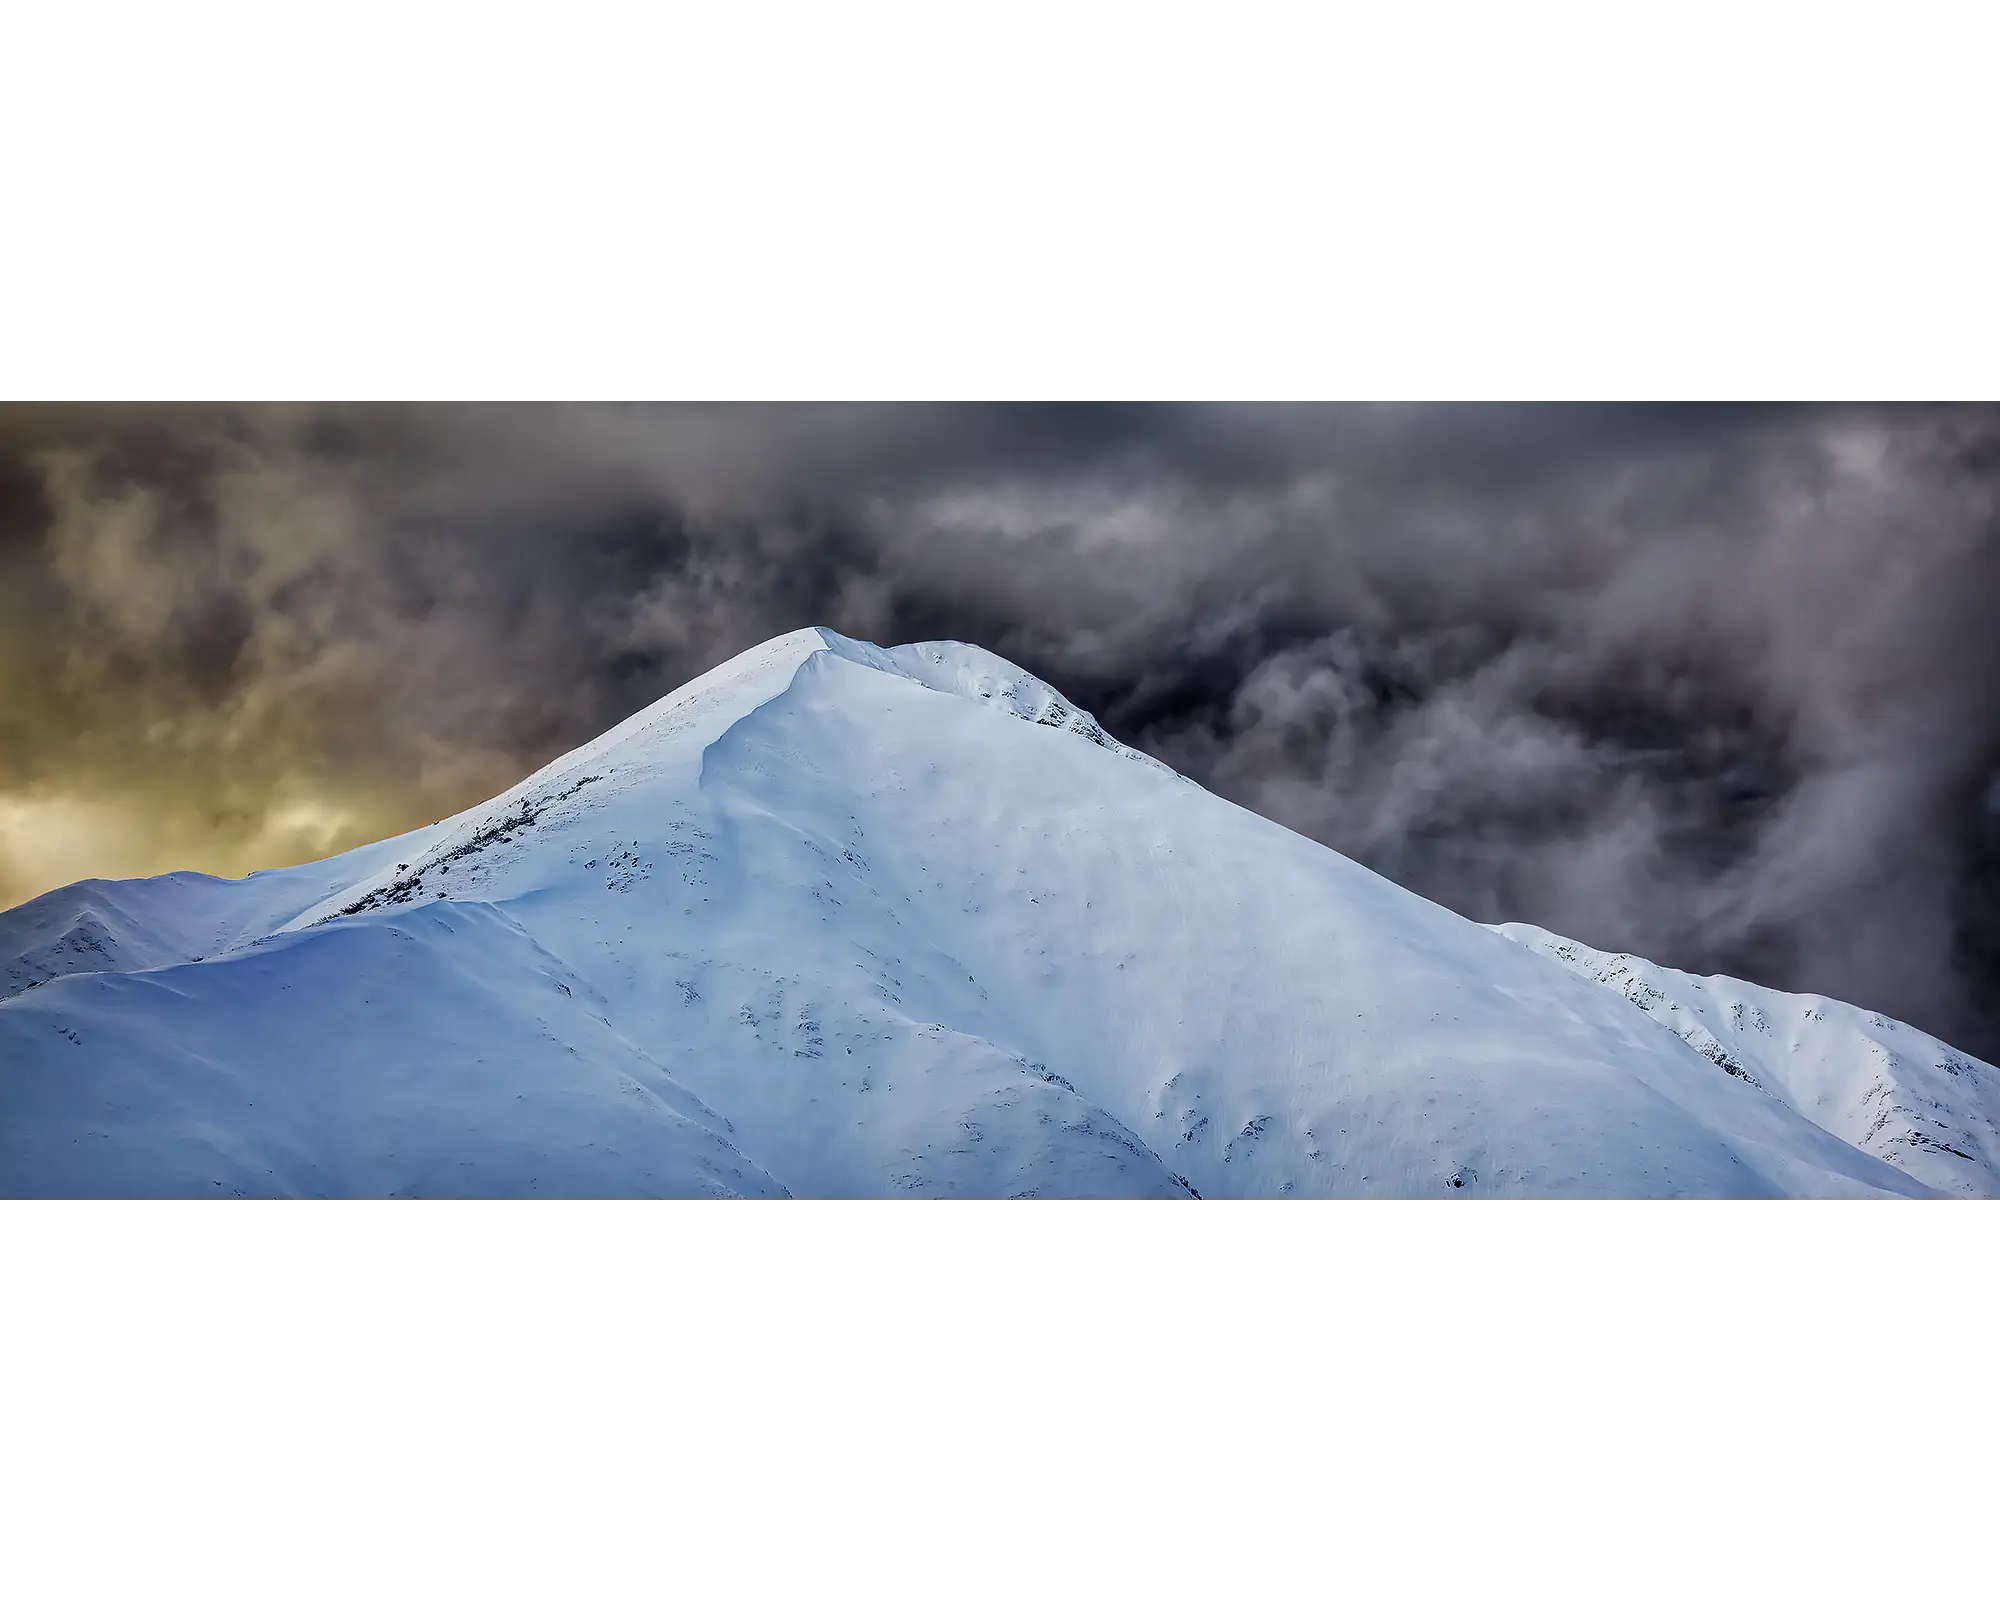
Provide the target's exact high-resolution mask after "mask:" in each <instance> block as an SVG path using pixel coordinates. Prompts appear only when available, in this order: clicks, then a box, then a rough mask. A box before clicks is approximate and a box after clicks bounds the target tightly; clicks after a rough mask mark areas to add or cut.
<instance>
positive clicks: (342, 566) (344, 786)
mask: <svg viewBox="0 0 2000 1600" xmlns="http://www.w3.org/2000/svg"><path fill="white" fill-rule="evenodd" d="M0 578H4V581H5V590H4V591H3V592H0V607H4V608H5V610H4V615H0V626H4V627H5V628H6V630H7V633H6V638H5V639H4V640H0V668H4V671H5V674H6V677H5V683H6V690H5V695H4V703H0V802H4V798H5V796H7V795H14V796H17V797H19V796H41V797H44V798H46V797H49V796H58V797H60V796H64V795H67V796H72V797H83V798H88V799H91V800H93V801H97V800H104V799H106V798H107V797H109V798H113V799H115V798H118V797H124V798H125V799H128V800H129V801H131V803H132V809H133V811H134V814H135V815H138V814H143V813H146V812H148V811H149V810H150V812H151V813H152V814H153V816H152V820H151V822H149V823H146V824H144V826H147V827H150V828H151V829H152V834H151V835H149V837H150V838H151V840H152V843H151V844H150V845H149V846H148V848H149V849H151V850H153V852H154V853H153V855H152V856H150V857H148V859H149V860H152V861H153V863H154V865H155V866H157V867H164V866H167V865H170V864H176V858H175V857H174V856H173V854H172V852H174V851H181V852H186V851H189V850H196V851H197V853H203V852H205V854H202V859H201V860H199V861H195V862H194V864H209V863H211V862H213V863H215V864H219V865H223V866H226V867H229V868H231V869H240V868H241V867H242V866H244V865H246V864H249V862H250V861H251V860H252V859H253V858H257V857H258V854H259V852H262V853H263V854H264V855H269V854H272V853H274V852H275V853H283V850H284V849H285V848H293V849H296V850H299V851H305V850H307V849H309V848H318V847H320V846H322V845H324V844H325V843H326V842H327V840H326V837H324V835H325V833H326V829H327V828H329V827H331V828H332V829H333V832H334V834H335V835H337V838H336V841H335V842H338V843H350V842H354V841H355V838H356V837H358V836H360V835H362V834H365V833H367V832H369V831H371V830H372V831H376V832H380V831H385V830H387V829H389V828H391V827H400V826H408V825H411V824H413V823H416V822H421V821H424V820H427V819H428V818H429V817H430V816H434V815H437V814H440V813H441V812H443V811H446V810H449V809H453V808H455V807H457V806H460V805H463V804H466V803H468V802H469V801H471V800H473V799H476V798H478V797H479V796H480V795H482V794H483V793H485V792H488V791H489V790H490V789H492V788H494V787H498V786H499V785H500V784H502V783H504V782H505V781H507V780H508V779H510V778H511V777H512V776H515V775H517V774H518V773H519V772H520V771H521V770H523V769H525V768H526V767H527V766H529V765H531V764H533V763H534V762H536V761H538V760H541V759H544V758H546V757H547V756H549V755H551V754H553V753H555V752H556V751H558V750H560V749H562V748H565V747H567V746H568V745H570V744H573V743H575V742H578V741H580V740H581V739H583V738H586V737H588V736H589V735H590V734H592V733H594V732H595V731H597V730H598V729H599V728H600V727H602V726H603V725H605V724H606V723H608V722H609V721H610V720H612V719H613V718H615V717H617V716H619V715H621V714H623V713H624V712H626V711H629V710H631V709H633V708H634V707H636V706H637V705H639V704H642V703H644V701H645V700H647V699H649V698H651V697H653V696H655V695H657V694H659V693H662V692H664V691H665V690H667V689H669V688H671V687H672V686H673V685H674V684H675V683H677V682H680V681H683V680H684V679H685V678H687V677H689V676H691V675H693V674H694V673H696V672H698V671H701V670H703V669H704V668H706V667H707V666H709V665H712V664H713V663H714V662H715V661H717V660H720V659H723V658H724V657H726V656H728V655H730V654H732V653H734V652H735V651H737V650H739V649H742V648H744V647H746V646H748V645H749V644H752V643H754V642H756V641H757V640H759V639H762V638H764V637H767V636H769V635H770V634H772V633H775V632H778V631H781V630H783V629H786V628H791V627H795V626H800V625H803V624H806V623H810V622H827V623H830V624H832V625H833V626H836V627H839V628H842V629H843V630H844V631H847V632H851V633H857V634H861V635H864V636H868V637H874V638H879V639H882V640H884V641H885V642H893V641H895V640H901V639H909V638H920V637H932V636H941V635H942V636H957V637H963V638H970V639H974V640H977V641H978V642H981V643H984V644H987V645H989V646H991V647H992V648H994V649H997V650H999V651H1001V652H1003V653H1004V654H1007V655H1009V656H1012V657H1013V658H1015V659H1016V660H1019V661H1020V662H1021V663H1022V664H1023V665H1025V666H1027V667H1029V668H1030V669H1031V670H1034V671H1037V672H1040V673H1041V674H1043V675H1044V676H1047V677H1049V678H1051V679H1052V680H1053V681H1055V682H1056V683H1057V684H1058V685H1059V686H1060V687H1062V688H1063V689H1064V690H1065V691H1066V692H1068V693H1070V694H1071V696H1072V697H1073V698H1076V699H1078V700H1079V701H1081V702H1083V703H1085V704H1088V705H1090V706H1092V707H1093V708H1094V709H1095V710H1097V711H1098V712H1099V714H1100V716H1101V717H1102V718H1103V720H1104V721H1105V723H1106V725H1107V726H1108V727H1110V728H1111V729H1112V730H1113V731H1114V732H1116V733H1118V734H1119V735H1120V736H1121V737H1123V738H1125V739H1127V740H1128V741H1130V742H1132V743H1134V744H1137V745H1139V746H1141V747H1142V748H1146V749H1149V750H1151V751H1152V752H1153V753H1155V754H1158V755H1160V756H1162V757H1164V758H1166V759H1168V760H1170V761H1173V762H1175V763H1176V764H1177V765H1180V766H1181V767H1183V769H1184V770H1187V771H1189V772H1190V773H1191V774H1192V775H1193V776H1195V777H1196V778H1198V779H1200V780H1201V781H1203V782H1205V783H1207V784H1209V785H1210V786H1211V787H1214V788H1216V789H1218V790H1220V791H1222V792H1223V793H1226V794H1228V795H1230V796H1231V797H1232V798H1234V799H1237V800H1239V801H1241V802H1243V803H1245V804H1247V805H1250V806H1252V807H1255V808H1257V809H1260V810H1263V811H1265V812H1266V813H1268V814H1270V815H1272V816H1274V817H1276V818H1278V819H1279V820H1281V821H1283V822H1285V823H1287V824H1288V825H1290V826H1294V827H1298V828H1300V829H1302V830H1303V831H1306V832H1308V833H1311V834H1314V835H1315V836H1317V837H1319V838H1322V839H1324V840H1326V841H1327V842H1328V843H1330V844H1332V845H1334V846H1335V847H1337V848H1340V849H1343V850H1346V851H1349V852H1350V853H1352V854H1354V855H1356V856H1357V857H1359V858H1360V859H1362V860H1365V861H1367V862H1369V863H1370V864H1371V865H1375V866H1377V867H1378V868H1380V869H1381V870H1384V871H1386V872H1388V873H1389V874H1390V875H1391V876H1394V877H1396V878H1398V879H1399V880H1401V881H1404V882H1406V883H1409V884H1410V885H1411V886H1412V887H1415V888H1417V889H1419V890H1420V891H1421V892H1423V893H1426V894H1430V895H1432V896H1434V897H1436V898H1438V899H1440V900H1443V901H1445V902H1446V903H1448V904H1451V905H1454V906H1457V907H1458V908H1460V909H1462V910H1465V911H1467V912H1468V913H1470V914H1473V915H1477V916H1481V917H1488V918H1498V917H1503V916H1504V917H1518V918H1523V919H1526V920H1531V921H1540V922H1544V923H1547V924H1549V925H1551V926H1555V927H1558V928H1560V929H1562V930H1563V931H1565V932H1569V933H1572V934H1575V935H1577V936H1579V937H1582V938H1585V939H1589V940H1592V941H1593V942H1598V943H1605V944H1612V945H1617V946H1622V947H1627V948H1634V949H1638V950H1641V951H1643V952H1644V953H1646V954H1648V955H1652V956H1655V957H1658V958H1660V959H1664V960H1669V961H1672V962H1675V963H1676V964H1682V965H1694V966H1707V967H1722V968H1731V969H1734V970H1740V971H1744V972H1746V974H1747V975H1750V976H1755V977H1759V978H1762V979H1764V980H1765V981H1771V982H1776V983H1780V984H1783V985H1785V986H1787V987H1794V988H1807V989H1820V990H1825V991H1828V992H1832V993H1836V994H1841V995H1843V996H1845V997H1847V998H1851V999H1855V1000H1858V1001H1861V1002H1863V1003H1868V1004H1875V1005H1879V1006H1881V1007H1883V1008H1884V1009H1887V1010H1890V1011H1894V1012H1897V1013H1898V1014H1901V1015H1905V1016H1907V1017H1908V1018H1909V1019H1910V1020H1912V1021H1915V1022H1918V1023H1920V1024H1921V1025H1924V1026H1927V1027H1931V1028H1933V1029H1936V1030H1938V1031H1941V1032H1944V1033H1946V1034H1947V1035H1948V1036H1953V1037H1955V1038H1957V1039H1958V1040H1959V1042H1962V1043H1964V1044H1966V1045H1967V1046H1968V1047H1971V1048H1975V1049H1981V1050H1982V1053H1985V1054H1988V1055H1992V1054H1994V1053H1996V1045H2000V1015H1996V1001H1995V997H1996V990H2000V983H1996V974H2000V935H1996V933H1995V929H1996V927H2000V913H1996V911H1995V909H1994V907H1995V904H1996V902H2000V842H1996V837H1995V835H1996V833H2000V828H1996V826H1995V824H1994V823H1993V821H1992V813H1991V811H1990V810H1989V808H1988V806H1987V804H1986V796H1987V794H1988V793H1989V792H1991V790H1990V786H1991V785H1993V784H1994V783H1995V782H1996V781H2000V780H1996V771H2000V694H1996V692H1995V691H1996V689H2000V626H1996V624H2000V417H1996V414H1995V413H1994V412H1992V411H1988V410H1979V409H1954V408H1927V409H1896V408H1881V409H1869V408H1827V407H1818V408H1786V407H1758V408H1740V407H1737V408H1730V407H1713V408H1710V407H1703V408H1679V407H1664V408H1662V407H1489V408H1481V407H1324V408H1315V407H1305V408H1269V407H1145V406H1139V407H1051V408H1016V407H979V408H960V407H889V408H878V407H770V408H762V407H760V408H738V407H676V408H646V407H589V408H584V407H561V408H547V407H534V408H516V407H457V408H454V407H444V408H411V407H385V408H310V407H308V408H247V409H146V408H124V409H97V408H85V409H60V410H35V409H29V408H13V409H11V410H7V411H0ZM314 806H317V807H318V808H319V809H318V810H317V811H314V810H313V809H312V808H313V807H314ZM288 807H289V808H290V809H289V810H287V808H288ZM302 807H303V808H304V809H303V810H302V809H301V808H302ZM283 816H295V817H297V816H305V817H313V816H317V817H319V818H320V819H321V821H320V823H319V824H318V826H319V827H320V832H319V833H312V832H311V830H310V829H306V830H305V831H304V832H299V831H298V830H294V834H285V833H284V832H283V830H282V828H280V829H279V830H278V831H277V832H275V833H274V832H273V827H274V824H273V822H272V819H273V818H274V817H283ZM332 817H344V818H345V820H344V821H342V822H339V823H338V824H337V825H336V824H334V823H331V822H328V821H327V820H326V819H328V818H332ZM133 826H134V827H138V826H141V825H140V824H137V823H135V824H133ZM302 826H303V825H302ZM343 830H344V831H343ZM285 840H291V841H292V843H291V844H290V845H289V846H288V845H286V844H285V843H284V841H285ZM224 844H226V845H227V848H224ZM7 870H8V869H7V866H6V859H5V858H4V857H0V880H4V878H5V874H6V872H7ZM43 886H45V885H43V884H40V883H29V882H27V881H25V880H24V879H22V878H21V875H20V872H19V871H18V870H17V871H16V873H15V879H14V881H12V882H11V884H10V882H9V881H0V895H4V894H5V893H7V892H8V890H9V888H10V887H12V888H13V889H15V890H16V891H17V892H25V891H26V890H27V889H29V888H39V887H43Z"/></svg>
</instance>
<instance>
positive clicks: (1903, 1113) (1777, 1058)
mask: <svg viewBox="0 0 2000 1600" xmlns="http://www.w3.org/2000/svg"><path fill="white" fill-rule="evenodd" d="M1497 931H1498V932H1500V933H1504V934H1505V935H1507V937H1508V938H1510V939H1514V940H1517V941H1518V942H1520V943H1521V944H1524V945H1526V946H1527V947H1528V948H1529V949H1531V950H1537V951H1540V952H1541V953H1542V954H1543V955H1546V956H1548V957H1550V958H1551V959H1552V960H1555V961H1560V962H1563V963H1565V964H1566V965H1568V966H1569V967H1571V968H1572V969H1574V970H1575V971H1577V972H1580V973H1582V974H1584V975H1585V976H1587V977H1589V978H1592V979H1594V980H1595V981H1596V982H1598V983H1601V984H1603V985H1604V986H1605V987H1606V988H1608V989H1610V990H1612V991H1613V992H1614V993H1617V994H1621V995H1623V996H1624V997H1625V998H1626V999H1627V1000H1629V1001H1631V1002H1632V1004H1634V1005H1635V1006H1637V1007H1638V1008H1639V1009H1640V1010H1641V1011H1644V1012H1645V1013H1646V1014H1647V1015H1648V1016H1650V1017H1652V1018H1653V1020H1654V1021H1655V1022H1658V1023H1660V1024H1661V1025H1662V1026H1664V1027H1667V1028H1670V1029H1672V1030H1673V1032H1674V1033H1675V1034H1677V1035H1678V1036H1679V1037H1681V1038H1682V1039H1685V1040H1686V1041H1687V1042H1688V1043H1689V1044H1690V1045H1692V1046H1693V1047H1694V1048H1695V1049H1696V1050H1698V1051H1700V1052H1701V1054H1702V1055H1704V1056H1706V1057H1707V1058H1708V1059H1709V1060H1710V1061H1713V1062H1714V1063H1715V1064H1716V1065H1717V1066H1718V1067H1720V1068H1721V1069H1722V1070H1723V1071H1724V1072H1727V1073H1730V1074H1731V1075H1733V1076H1735V1077H1738V1078H1740V1079H1742V1080H1743V1081H1744V1082H1745V1083H1748V1084H1750V1085H1751V1086H1752V1087H1753V1088H1757V1089H1760V1090H1762V1091H1763V1092H1764V1093H1766V1094H1768V1095H1770V1096H1771V1097H1772V1098H1774V1099H1776V1100H1779V1101H1782V1102H1783V1103H1784V1104H1785V1105H1788V1106H1790V1107H1791V1108H1792V1109H1793V1110H1794V1111H1796V1112H1798V1113H1799V1114H1800V1115H1801V1116H1803V1117H1804V1118H1806V1119H1807V1120H1808V1121H1809V1122H1814V1123H1817V1124H1818V1125H1819V1126H1820V1127H1822V1128H1825V1129H1826V1130H1828V1131H1829V1132H1830V1133H1835V1134H1838V1135H1839V1136H1840V1137H1841V1138H1843V1139H1845V1140H1847V1141H1848V1142H1849V1143H1850V1144H1854V1145H1858V1146H1859V1147H1860V1148H1862V1149H1863V1150H1867V1151H1869V1152H1870V1153H1871V1154H1874V1155H1878V1156H1880V1157H1881V1158H1882V1159H1883V1160H1884V1161H1891V1162H1894V1163H1895V1164H1896V1165H1897V1166H1899V1167H1901V1168H1902V1169H1903V1170H1904V1171H1906V1172H1908V1173H1910V1174H1911V1175H1913V1176H1914V1177H1917V1178H1921V1179H1922V1180H1923V1181H1924V1182H1925V1183H1927V1184H1929V1185H1930V1186H1931V1187H1932V1188H1935V1189H1942V1190H1945V1191H1947V1192H1950V1193H1954V1194H1969V1195H1993V1194H2000V1073H1996V1072H1995V1071H1994V1070H1993V1069H1992V1068H1991V1067H1989V1066H1987V1065H1986V1064H1985V1063H1984V1062H1982V1061H1975V1060H1974V1059H1973V1058H1972V1057H1970V1056H1968V1055H1965V1054H1963V1053H1962V1052H1960V1051H1957V1050H1954V1049H1952V1048H1951V1046H1950V1045H1948V1044H1945V1043H1943V1042H1942V1041H1940V1040H1937V1039H1933V1038H1932V1037H1931V1036H1930V1035H1929V1034H1927V1033H1919V1032H1918V1031H1917V1030H1916V1029H1915V1028H1912V1027H1910V1026H1908V1025H1907V1024H1905V1023H1901V1022H1897V1021H1894V1020H1893V1019H1891V1018H1889V1017H1885V1016H1883V1015H1882V1014H1881V1013H1880V1012H1879V1011H1864V1010H1862V1009H1861V1008H1860V1007H1859V1006H1851V1005H1848V1004H1847V1003H1846V1002H1845V1001H1843V1000H1829V999H1828V998H1827V997H1826V996H1824V995H1817V994H1785V993H1781V992H1780V991H1778V990H1776V989H1765V988H1761V987H1759V986H1758V985H1757V984H1754V983H1745V982H1744V981H1743V980H1742V979H1740V978H1729V977H1722V976H1711V977H1705V978H1701V977H1696V976H1694V975H1693V974H1692V973H1687V972H1678V971H1676V970H1674V969H1673V968H1672V967H1661V966H1655V965H1654V964H1653V963H1652V962H1650V961H1647V960H1644V959H1643V958H1641V957H1639V956H1629V955H1608V954H1606V953H1605V952H1604V951H1602V950H1593V949H1591V948H1590V947H1589V946H1588V945H1584V944H1579V943H1577V941H1576V940H1574V939H1564V938H1561V937H1560V936H1558V935H1556V934H1553V933H1549V932H1547V931H1545V930H1544V929H1541V928H1534V927H1529V926H1528V925H1526V924H1525V923H1518V922H1510V923H1506V924H1504V925H1502V926H1501V927H1500V928H1499V929H1498V930H1497Z"/></svg>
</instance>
